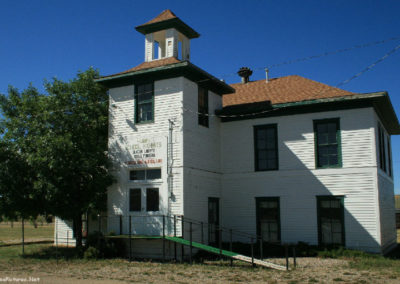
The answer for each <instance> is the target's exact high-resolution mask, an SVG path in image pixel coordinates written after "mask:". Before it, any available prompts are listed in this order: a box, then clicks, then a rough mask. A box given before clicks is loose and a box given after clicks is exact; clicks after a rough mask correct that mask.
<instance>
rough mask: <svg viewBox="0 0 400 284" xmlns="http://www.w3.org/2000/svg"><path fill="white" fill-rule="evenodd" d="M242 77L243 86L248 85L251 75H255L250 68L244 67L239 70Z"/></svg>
mask: <svg viewBox="0 0 400 284" xmlns="http://www.w3.org/2000/svg"><path fill="white" fill-rule="evenodd" d="M237 73H238V75H239V76H240V77H242V84H246V83H248V82H249V80H250V76H251V74H253V71H251V69H250V68H249V67H242V68H240V69H239V71H238V72H237Z"/></svg>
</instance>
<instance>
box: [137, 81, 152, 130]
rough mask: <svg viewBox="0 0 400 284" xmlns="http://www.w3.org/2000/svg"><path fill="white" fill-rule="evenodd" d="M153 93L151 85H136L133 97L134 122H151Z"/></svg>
mask: <svg viewBox="0 0 400 284" xmlns="http://www.w3.org/2000/svg"><path fill="white" fill-rule="evenodd" d="M153 99H154V91H153V84H152V83H151V84H145V85H138V86H137V87H136V96H135V111H136V114H135V117H136V122H145V121H152V120H153V119H154V114H153V104H154V102H153Z"/></svg>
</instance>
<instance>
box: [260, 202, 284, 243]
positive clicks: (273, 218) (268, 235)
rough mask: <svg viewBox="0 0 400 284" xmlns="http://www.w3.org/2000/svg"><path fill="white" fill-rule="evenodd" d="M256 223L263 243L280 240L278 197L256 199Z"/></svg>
mask: <svg viewBox="0 0 400 284" xmlns="http://www.w3.org/2000/svg"><path fill="white" fill-rule="evenodd" d="M256 222H257V235H258V236H262V239H263V241H264V242H272V243H276V242H279V241H280V240H281V228H280V208H279V197H256Z"/></svg>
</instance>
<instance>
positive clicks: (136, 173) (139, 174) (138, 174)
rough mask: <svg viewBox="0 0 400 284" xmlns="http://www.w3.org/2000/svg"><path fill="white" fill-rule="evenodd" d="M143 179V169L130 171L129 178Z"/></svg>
mask: <svg viewBox="0 0 400 284" xmlns="http://www.w3.org/2000/svg"><path fill="white" fill-rule="evenodd" d="M145 179H146V173H145V170H133V171H130V180H145Z"/></svg>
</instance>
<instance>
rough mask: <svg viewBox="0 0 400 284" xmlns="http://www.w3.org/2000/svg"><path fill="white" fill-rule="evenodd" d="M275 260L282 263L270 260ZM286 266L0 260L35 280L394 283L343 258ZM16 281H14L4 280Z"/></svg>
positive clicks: (2, 267) (8, 273)
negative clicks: (276, 267) (352, 266)
mask: <svg viewBox="0 0 400 284" xmlns="http://www.w3.org/2000/svg"><path fill="white" fill-rule="evenodd" d="M274 262H275V263H281V264H283V263H284V260H283V259H275V260H274ZM297 262H298V266H297V268H296V269H293V270H291V271H276V270H270V269H265V268H257V267H256V268H252V267H251V266H250V265H247V264H243V263H239V262H237V263H235V265H234V266H233V267H230V266H229V262H226V261H224V262H220V261H213V262H205V263H204V264H194V265H189V264H179V263H178V264H173V263H164V264H163V263H155V262H135V261H134V262H128V261H126V260H121V259H116V260H97V261H96V260H95V261H83V260H79V261H78V260H77V261H60V262H59V263H58V264H57V263H54V261H32V260H31V261H29V260H26V259H24V260H10V261H9V262H7V263H3V262H0V281H1V278H3V279H4V278H6V277H8V278H12V277H15V278H26V279H29V277H31V279H33V280H37V279H38V278H39V279H40V281H30V282H26V283H75V284H78V283H95V284H103V283H111V284H113V283H243V282H244V283H334V282H342V283H399V282H400V278H398V277H399V275H395V274H393V273H387V272H385V271H382V270H373V271H365V270H359V269H355V268H351V267H350V266H349V263H348V261H347V260H339V259H321V258H298V259H297ZM9 283H15V282H9Z"/></svg>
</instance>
